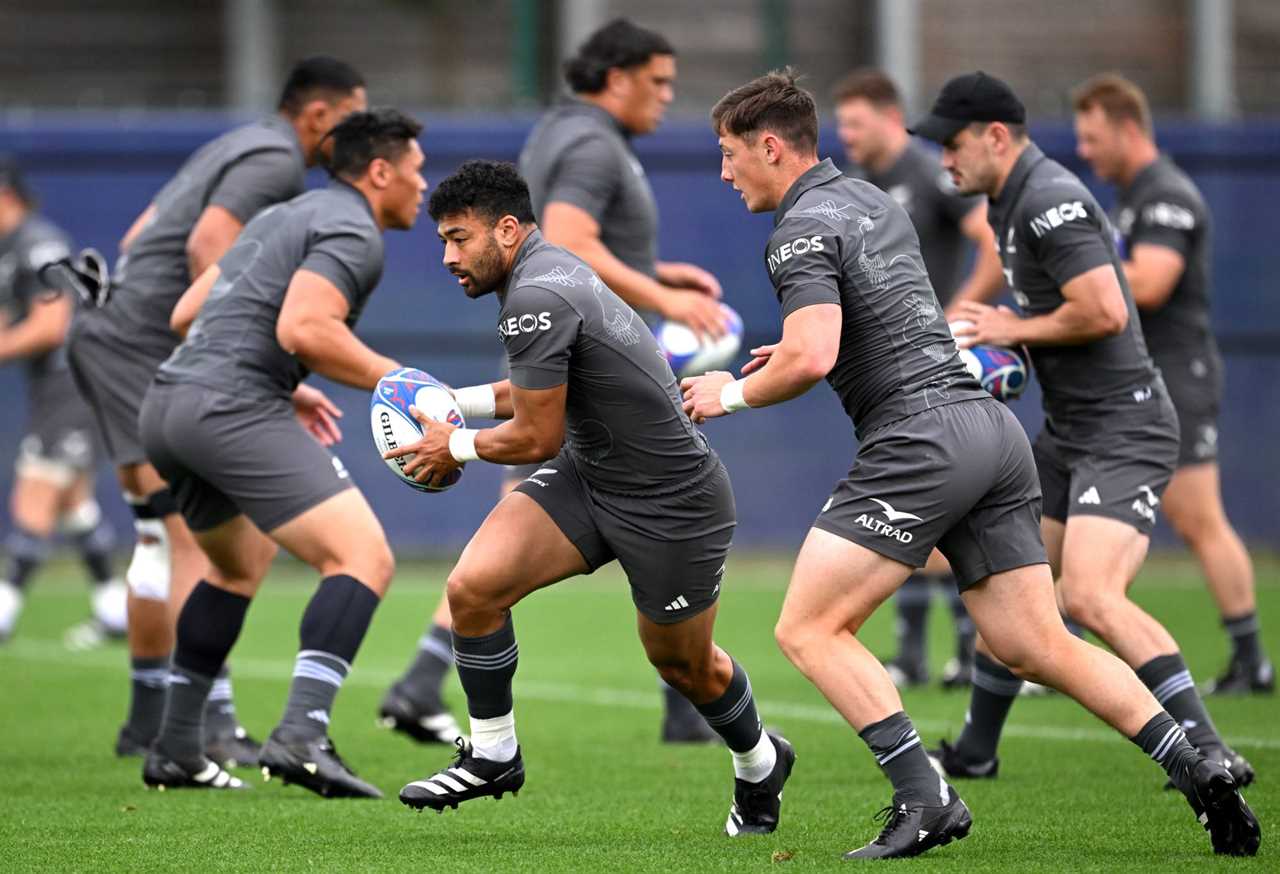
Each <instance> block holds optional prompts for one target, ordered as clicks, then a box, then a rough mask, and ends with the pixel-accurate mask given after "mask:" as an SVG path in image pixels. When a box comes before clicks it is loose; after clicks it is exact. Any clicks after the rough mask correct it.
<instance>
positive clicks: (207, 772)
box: [191, 762, 222, 783]
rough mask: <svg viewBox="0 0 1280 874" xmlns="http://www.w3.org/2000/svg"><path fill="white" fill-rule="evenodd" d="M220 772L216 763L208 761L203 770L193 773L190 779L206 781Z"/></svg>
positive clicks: (198, 781) (200, 781) (199, 781)
mask: <svg viewBox="0 0 1280 874" xmlns="http://www.w3.org/2000/svg"><path fill="white" fill-rule="evenodd" d="M221 773H222V769H221V768H219V767H218V766H217V764H216V763H214V762H209V764H207V765H205V767H204V770H203V771H201V772H200V773H199V774H195V775H193V776H192V778H191V779H192V780H195V781H196V782H197V783H208V782H209V781H210V780H213V779H214V778H216V777H217V776H218V775H219V774H221Z"/></svg>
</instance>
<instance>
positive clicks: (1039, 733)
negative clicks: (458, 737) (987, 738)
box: [0, 639, 1280, 750]
mask: <svg viewBox="0 0 1280 874" xmlns="http://www.w3.org/2000/svg"><path fill="white" fill-rule="evenodd" d="M4 656H10V657H13V658H17V659H22V660H23V661H31V662H46V663H54V664H62V665H76V666H78V667H86V668H88V667H92V668H105V669H108V670H121V669H122V667H123V663H124V659H123V657H122V656H123V654H121V653H118V651H111V652H110V653H107V652H104V651H102V650H95V651H93V652H83V653H73V652H68V651H67V650H66V648H64V647H63V646H62V644H61V643H58V642H55V641H51V640H32V639H19V640H15V641H11V642H10V643H9V644H8V645H6V646H5V647H4V648H3V649H0V659H2V658H3V657H4ZM122 673H123V672H122ZM292 673H293V662H284V661H277V660H270V659H244V658H240V657H237V658H236V659H235V677H236V678H245V679H254V680H285V679H287V678H288V677H289V675H290V674H292ZM399 676H400V672H398V671H388V670H380V669H378V668H368V667H358V668H357V669H356V670H355V671H353V672H352V673H351V674H350V675H349V676H348V677H347V679H346V683H347V684H349V685H356V686H374V687H377V688H383V687H385V686H387V685H388V684H390V683H391V682H393V681H394V680H396V679H398V678H399ZM516 696H517V697H520V698H530V699H532V700H534V701H564V702H568V703H574V704H594V705H597V706H600V707H625V708H629V709H632V710H658V709H659V707H660V706H661V705H660V703H659V696H657V695H655V694H653V692H637V691H635V690H633V689H610V688H606V687H599V686H575V685H572V684H569V683H541V682H538V681H536V680H535V681H523V680H518V681H517V682H516ZM759 704H760V711H761V714H762V715H763V716H764V718H765V721H766V722H768V721H769V720H779V721H785V720H796V721H798V722H817V723H826V724H833V725H843V724H844V720H843V719H842V718H841V717H840V715H839V714H838V713H836V712H835V711H834V710H832V709H831V708H830V707H815V706H812V705H809V704H795V703H785V702H781V701H761V702H759ZM913 721H914V722H915V724H916V728H919V729H923V730H924V731H928V732H944V731H949V730H951V729H953V728H955V723H954V722H944V721H941V720H934V719H923V720H913ZM1004 734H1005V735H1006V736H1008V737H1022V738H1030V739H1033V740H1054V741H1118V740H1121V737H1120V735H1118V734H1117V733H1115V732H1114V731H1110V730H1108V729H1104V728H1058V727H1055V726H1051V725H1026V724H1022V725H1018V724H1012V725H1007V726H1005V729H1004ZM1231 741H1232V743H1233V744H1235V745H1236V746H1238V747H1245V748H1248V747H1256V748H1262V749H1269V750H1274V749H1280V739H1276V738H1258V737H1235V736H1234V735H1233V736H1232V738H1231Z"/></svg>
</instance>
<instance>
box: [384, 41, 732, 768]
mask: <svg viewBox="0 0 1280 874" xmlns="http://www.w3.org/2000/svg"><path fill="white" fill-rule="evenodd" d="M564 72H565V80H566V81H567V83H568V85H569V88H570V89H571V90H572V92H573V96H572V97H570V98H567V99H565V100H564V101H563V102H562V103H560V104H559V105H558V106H556V107H554V108H553V109H551V110H550V111H549V112H547V114H546V115H544V116H543V117H542V119H541V120H540V121H539V122H538V124H537V126H536V127H535V128H534V129H533V131H532V133H530V135H529V139H528V140H527V141H526V142H525V145H524V148H523V150H522V151H521V153H520V164H519V166H520V173H521V175H522V176H523V177H524V178H525V180H527V182H528V185H529V189H530V194H531V196H532V199H533V209H534V216H535V218H536V219H537V221H538V226H539V228H540V230H541V232H542V234H543V235H544V237H545V239H546V240H547V242H549V243H552V244H553V245H557V246H563V247H564V248H566V249H568V250H569V251H571V252H573V253H574V254H575V255H577V256H578V257H579V258H581V259H583V260H584V261H586V262H587V264H588V265H589V266H590V267H591V269H592V270H594V271H595V273H596V275H597V276H599V277H600V279H601V280H602V281H603V282H604V283H605V284H606V285H607V286H609V288H611V289H613V291H614V292H615V293H616V294H617V295H618V296H619V297H621V298H622V299H623V300H624V301H626V302H627V303H628V304H630V305H631V307H632V308H634V309H636V310H639V311H640V312H642V313H645V314H649V313H652V314H657V315H660V316H662V317H664V318H667V319H673V320H675V321H678V322H684V323H685V324H687V325H689V326H690V327H692V328H693V329H695V330H697V331H701V332H704V333H707V334H711V335H714V336H718V335H720V334H722V333H723V332H724V329H725V321H724V311H723V310H722V309H721V307H720V305H719V303H718V298H719V297H720V295H721V289H720V283H719V282H717V281H716V278H715V277H714V276H712V275H711V274H710V273H708V272H707V271H706V270H703V269H702V268H700V267H697V266H695V265H693V264H685V263H676V262H670V261H659V260H658V257H657V251H658V207H657V203H656V202H655V201H654V197H653V191H652V190H651V189H650V188H649V181H648V179H647V178H645V175H644V167H643V166H641V164H640V162H639V160H637V158H636V156H635V153H634V152H633V151H632V148H631V138H632V137H634V136H641V135H644V134H648V133H652V132H653V131H654V130H656V129H657V127H658V125H659V124H661V123H662V118H663V115H664V114H665V112H666V108H667V106H668V104H670V103H671V101H672V99H673V98H674V94H675V92H674V86H675V77H676V61H675V49H674V48H672V46H671V43H670V42H668V41H667V39H666V38H665V37H663V36H662V35H661V34H658V33H654V32H653V31H650V30H646V29H644V28H641V27H637V26H636V25H634V24H632V23H631V22H630V21H627V20H626V19H616V20H614V21H611V22H609V23H608V24H606V25H604V26H603V27H602V28H600V29H599V30H597V31H596V32H595V33H593V34H592V35H591V36H590V37H588V38H587V40H586V41H585V42H584V43H583V44H582V45H581V46H580V47H579V49H578V52H577V54H576V55H575V56H574V57H573V58H572V59H570V60H569V61H568V62H566V64H565V70H564ZM536 469H537V467H536V465H519V466H514V467H511V468H508V469H507V471H506V472H505V476H504V483H503V489H502V492H503V494H504V495H505V494H506V493H507V492H509V491H510V490H511V489H512V488H514V487H515V485H516V484H517V483H518V482H519V481H520V480H522V479H524V478H525V477H527V476H529V475H530V474H532V473H533V472H534V471H535V470H536ZM448 644H449V613H448V604H447V601H446V602H444V603H442V604H441V606H440V608H439V609H438V610H437V611H436V614H435V615H434V616H433V617H432V623H431V627H430V628H428V629H427V630H426V632H425V633H424V634H423V636H422V638H421V640H420V641H419V645H418V654H417V656H416V657H415V660H414V663H413V664H412V665H411V666H410V668H409V669H408V670H407V671H406V673H405V674H404V676H403V677H401V678H400V679H399V680H398V681H397V682H396V683H395V684H394V685H393V686H392V687H391V689H389V690H388V692H387V694H386V696H385V697H384V698H383V701H382V705H381V707H380V709H379V717H380V718H381V719H382V720H384V721H385V722H386V723H387V724H390V725H392V726H393V727H395V728H396V729H398V730H400V731H404V732H406V733H407V734H410V735H411V736H412V737H414V738H416V739H417V740H420V741H428V742H430V741H438V740H445V741H446V742H452V740H453V737H454V736H456V733H457V725H456V724H455V723H454V722H453V717H452V716H450V715H449V713H448V711H447V710H445V708H444V704H443V701H442V699H441V696H440V687H441V685H442V684H443V682H444V677H445V675H446V671H447V669H448V667H449V664H450V661H449V660H450V657H451V654H450V653H448V652H447V647H448ZM663 701H664V715H663V720H662V729H661V734H660V736H661V738H662V740H663V741H664V742H667V743H688V742H692V743H700V742H706V741H711V740H715V739H716V738H717V737H718V735H716V734H715V732H714V731H712V729H711V727H710V726H708V725H707V724H706V722H705V721H704V720H703V719H702V718H701V717H700V716H699V715H698V712H697V710H695V709H694V708H693V706H692V705H690V704H689V703H688V701H687V699H686V698H685V697H684V696H683V695H682V694H680V692H679V691H677V690H676V689H673V688H671V686H669V685H667V684H663Z"/></svg>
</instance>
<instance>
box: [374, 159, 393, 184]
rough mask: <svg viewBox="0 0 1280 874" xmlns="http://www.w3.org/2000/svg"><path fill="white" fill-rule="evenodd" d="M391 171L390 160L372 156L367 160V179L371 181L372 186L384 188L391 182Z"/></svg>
mask: <svg viewBox="0 0 1280 874" xmlns="http://www.w3.org/2000/svg"><path fill="white" fill-rule="evenodd" d="M393 173H394V170H393V168H392V167H391V164H390V162H388V161H387V160H386V159H385V158H374V159H373V160H372V161H370V162H369V181H371V182H372V183H373V187H374V188H386V187H387V186H388V185H389V184H391V176H392V174H393Z"/></svg>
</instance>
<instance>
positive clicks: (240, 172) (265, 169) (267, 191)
mask: <svg viewBox="0 0 1280 874" xmlns="http://www.w3.org/2000/svg"><path fill="white" fill-rule="evenodd" d="M302 188H303V176H302V171H301V169H300V168H299V167H298V158H297V156H296V155H294V154H293V153H292V152H289V151H286V150H284V149H268V150H266V151H262V152H253V153H252V154H249V155H246V156H245V157H243V158H241V159H240V160H239V161H236V162H235V163H234V164H232V165H231V166H230V167H228V168H227V171H226V173H224V174H223V176H222V180H221V181H220V182H219V183H218V187H217V188H215V189H214V191H213V194H212V196H210V198H209V206H220V207H222V208H223V209H225V210H226V211H227V212H229V213H231V214H232V215H233V216H235V217H236V218H237V219H239V220H240V223H241V224H248V222H249V219H251V218H253V217H254V216H255V215H257V214H258V213H259V212H260V211H261V210H263V209H265V208H266V207H268V206H271V205H272V204H275V203H283V202H284V201H286V200H289V199H291V198H293V197H296V196H297V195H299V194H301V193H302Z"/></svg>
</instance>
